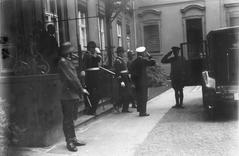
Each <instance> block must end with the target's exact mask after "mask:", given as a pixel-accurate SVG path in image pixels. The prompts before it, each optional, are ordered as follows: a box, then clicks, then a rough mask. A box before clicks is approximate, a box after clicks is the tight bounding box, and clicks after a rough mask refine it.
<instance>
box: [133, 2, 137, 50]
mask: <svg viewBox="0 0 239 156" xmlns="http://www.w3.org/2000/svg"><path fill="white" fill-rule="evenodd" d="M135 11H136V10H135V0H133V21H134V23H133V24H134V49H136V47H137V32H136V21H135V20H136V16H135Z"/></svg>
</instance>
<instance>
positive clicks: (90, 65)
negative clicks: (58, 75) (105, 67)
mask: <svg viewBox="0 0 239 156" xmlns="http://www.w3.org/2000/svg"><path fill="white" fill-rule="evenodd" d="M97 51H98V50H97V48H96V43H95V42H94V41H89V42H88V44H87V52H86V53H85V54H84V56H83V72H84V73H85V83H86V88H87V90H88V91H89V93H90V96H89V99H90V101H91V104H92V107H90V108H89V109H88V110H87V114H88V115H96V110H97V107H98V103H99V100H100V93H99V72H100V68H99V64H100V61H101V56H100V53H99V51H98V52H97ZM85 102H87V101H86V100H85Z"/></svg>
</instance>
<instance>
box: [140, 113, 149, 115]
mask: <svg viewBox="0 0 239 156" xmlns="http://www.w3.org/2000/svg"><path fill="white" fill-rule="evenodd" d="M149 115H150V114H148V113H143V114H139V116H149Z"/></svg>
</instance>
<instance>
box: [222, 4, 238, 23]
mask: <svg viewBox="0 0 239 156" xmlns="http://www.w3.org/2000/svg"><path fill="white" fill-rule="evenodd" d="M224 7H225V10H226V20H227V26H239V3H228V4H224Z"/></svg>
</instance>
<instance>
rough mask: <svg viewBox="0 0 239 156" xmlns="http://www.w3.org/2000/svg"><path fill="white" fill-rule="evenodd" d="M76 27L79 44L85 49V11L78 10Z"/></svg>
mask: <svg viewBox="0 0 239 156" xmlns="http://www.w3.org/2000/svg"><path fill="white" fill-rule="evenodd" d="M78 18H79V20H78V27H79V33H80V39H79V42H80V45H81V49H82V50H86V47H87V35H86V31H87V27H86V13H85V12H83V11H79V12H78Z"/></svg>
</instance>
